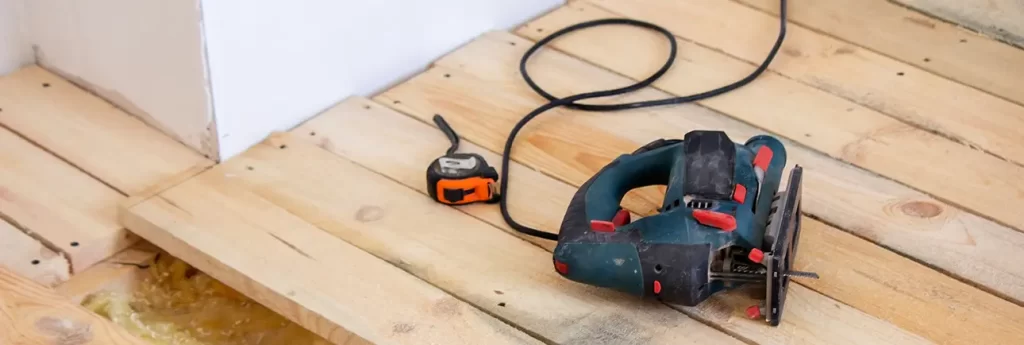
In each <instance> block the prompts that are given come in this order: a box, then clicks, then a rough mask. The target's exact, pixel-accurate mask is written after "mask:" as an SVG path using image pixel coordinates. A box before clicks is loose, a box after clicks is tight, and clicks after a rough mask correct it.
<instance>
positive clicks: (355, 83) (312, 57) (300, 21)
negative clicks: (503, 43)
mask: <svg viewBox="0 0 1024 345" xmlns="http://www.w3.org/2000/svg"><path fill="white" fill-rule="evenodd" d="M283 3H284V2H280V1H271V0H250V1H245V2H237V1H212V0H205V1H203V16H204V23H205V25H206V40H207V54H208V59H209V60H208V63H209V68H210V77H211V82H212V90H213V100H214V103H213V104H214V112H215V114H216V117H217V132H218V134H219V135H220V144H221V154H222V156H223V157H228V156H232V155H235V154H237V153H239V152H241V151H244V150H245V149H246V148H247V147H249V146H250V145H252V144H254V143H256V142H258V141H260V140H262V139H263V138H264V137H266V135H267V134H268V133H269V132H270V131H273V130H285V129H288V128H291V127H292V126H294V125H296V124H298V123H300V122H302V121H304V120H306V119H308V118H309V117H312V116H314V115H316V114H317V113H318V112H320V111H322V110H324V109H326V108H328V107H330V106H331V105H332V104H334V103H336V102H338V101H340V100H342V99H344V98H345V97H347V96H349V95H353V94H358V95H364V96H365V95H368V94H371V93H374V92H377V91H379V90H380V89H381V88H383V87H386V86H388V85H391V84H393V83H395V82H398V81H400V80H402V79H405V78H407V77H408V76H409V75H410V74H412V73H415V72H417V71H420V70H422V69H423V68H425V67H426V66H428V65H429V64H430V62H431V61H433V60H434V59H436V58H438V57H440V56H441V55H443V54H445V53H447V52H449V51H451V50H453V49H455V48H457V47H458V46H459V45H461V44H464V43H466V42H468V41H469V40H471V39H473V38H474V37H476V36H478V35H480V34H481V33H484V32H486V31H488V30H492V29H507V28H511V27H513V26H515V25H518V24H521V23H523V22H525V21H526V20H528V19H529V18H531V17H534V16H537V15H539V14H541V13H543V12H546V11H548V10H550V9H553V8H554V7H555V6H557V5H561V4H562V3H564V0H431V1H424V0H373V1H370V0H320V1H314V0H307V1H299V2H290V3H289V4H290V5H289V6H284V5H282V4H283Z"/></svg>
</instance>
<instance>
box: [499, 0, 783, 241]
mask: <svg viewBox="0 0 1024 345" xmlns="http://www.w3.org/2000/svg"><path fill="white" fill-rule="evenodd" d="M779 7H780V9H779V36H778V38H777V39H776V41H775V45H774V46H772V49H771V51H770V52H769V53H768V57H766V58H765V59H764V62H762V63H761V65H760V66H758V67H757V69H755V70H754V72H753V73H751V74H750V75H748V76H747V77H745V78H743V79H740V80H738V81H736V82H734V83H732V84H729V85H725V86H722V87H719V88H717V89H713V90H710V91H705V92H702V93H698V94H693V95H689V96H682V97H673V98H666V99H660V100H650V101H642V102H633V103H620V104H580V103H576V101H579V100H583V99H588V98H596V97H606V96H615V95H621V94H624V93H627V92H633V91H636V90H639V89H641V88H644V87H647V86H649V85H651V84H652V83H654V82H655V81H656V80H658V78H661V76H662V75H664V74H665V72H668V69H669V68H671V67H672V63H674V62H675V59H676V50H677V47H676V40H675V35H673V34H672V32H670V31H668V30H666V29H665V28H663V27H660V26H658V25H655V24H651V23H648V22H643V21H639V20H633V19H624V18H612V19H599V20H592V21H587V22H582V23H579V24H574V25H572V26H569V27H566V28H564V29H561V30H558V31H556V32H554V33H552V34H551V35H548V36H547V37H544V39H541V40H540V41H537V43H535V44H534V45H533V47H530V50H527V51H526V54H524V55H523V59H522V60H521V61H520V62H519V71H520V73H522V74H523V79H525V80H526V83H527V84H529V85H530V88H532V89H533V90H534V91H536V92H537V93H538V94H540V95H541V96H544V98H547V99H548V101H549V102H548V103H547V104H544V105H542V106H540V107H539V108H537V109H534V110H533V111H531V112H530V113H529V114H527V115H526V116H524V117H523V118H522V119H521V120H519V122H518V123H516V125H515V127H513V128H512V132H511V133H509V135H508V139H507V140H506V141H505V152H504V154H503V155H502V156H501V178H500V181H502V182H501V187H500V192H499V195H501V200H500V201H499V206H500V208H501V216H502V217H504V218H505V222H506V223H508V225H509V226H511V227H512V228H513V229H516V231H519V232H521V233H524V234H527V235H530V236H536V237H540V238H544V239H549V240H558V234H554V233H550V232H545V231H541V230H537V229H534V228H531V227H528V226H525V225H522V224H519V223H518V222H516V221H515V220H513V219H512V216H511V215H510V214H509V213H508V185H509V178H508V163H509V157H511V156H512V143H513V142H514V141H515V139H516V135H517V134H519V130H521V129H522V128H523V126H525V125H526V123H527V122H529V121H530V120H532V119H533V118H534V117H537V115H540V114H541V113H544V112H545V111H548V110H551V109H552V108H555V107H560V106H564V107H568V108H571V109H579V110H586V111H615V110H624V109H636V108H644V107H652V106H658V105H668V104H681V103H688V102H694V101H699V100H702V99H706V98H710V97H714V96H718V95H721V94H723V93H726V92H729V91H732V90H735V89H737V88H739V87H741V86H743V85H746V84H747V83H750V82H751V81H753V80H754V79H756V78H757V77H758V76H759V75H760V74H761V73H764V71H765V70H767V69H768V65H769V64H770V63H771V61H772V59H774V58H775V54H777V53H778V52H779V48H780V47H781V46H782V41H783V39H784V38H785V37H786V0H779ZM599 25H629V26H636V27H641V28H646V29H651V30H654V31H657V32H659V33H661V34H662V35H664V36H665V38H667V39H668V41H669V44H670V45H671V50H670V51H669V55H668V61H666V62H665V65H664V66H661V68H660V69H658V71H657V72H655V73H654V74H652V75H651V76H650V77H647V78H646V79H644V80H641V81H639V82H637V83H635V84H633V85H629V86H625V87H621V88H618V89H611V90H603V91H593V92H587V93H581V94H576V95H572V96H568V97H565V98H558V97H555V96H554V95H551V94H550V93H548V92H547V91H544V90H543V89H541V88H540V86H538V85H537V83H535V82H534V81H533V78H530V75H529V74H528V73H527V72H526V62H527V61H528V60H529V59H530V56H532V55H533V54H534V53H535V52H537V50H539V49H540V48H541V47H543V46H544V45H545V44H547V43H548V42H551V41H552V40H554V39H556V38H558V37H560V36H562V35H565V34H567V33H570V32H573V31H577V30H582V29H586V28H590V27H594V26H599Z"/></svg>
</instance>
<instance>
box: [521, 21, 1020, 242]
mask: <svg viewBox="0 0 1024 345" xmlns="http://www.w3.org/2000/svg"><path fill="white" fill-rule="evenodd" d="M725 2H726V1H715V2H714V4H719V3H725ZM577 4H579V5H570V7H562V8H560V9H558V10H556V11H555V12H552V13H551V14H549V15H546V16H544V17H542V18H539V19H537V20H536V21H534V22H532V23H531V24H529V25H528V26H527V28H524V29H522V30H519V31H518V32H519V33H520V34H522V35H527V36H531V37H541V36H543V34H539V33H537V32H536V30H537V29H541V30H542V31H552V30H557V29H559V28H562V27H564V26H567V25H570V24H573V23H576V22H579V21H582V20H585V19H594V18H603V17H609V16H616V17H617V16H618V15H615V14H612V13H610V12H607V11H604V10H602V9H600V8H597V7H594V6H588V7H581V6H584V4H582V3H577ZM644 4H646V2H644ZM659 4H662V3H659ZM739 6H740V7H742V8H744V9H747V10H751V11H754V10H753V9H750V8H747V7H745V6H742V5H739ZM691 7H692V6H691ZM696 7H704V6H696ZM579 8H584V11H579V10H578V9H579ZM666 10H669V9H666ZM762 14H763V13H762ZM728 18H732V17H728ZM770 27H772V28H774V26H770ZM763 30H766V31H767V30H774V29H763ZM663 40H664V38H663V37H657V36H655V35H654V34H650V33H645V32H643V31H639V30H629V29H622V28H613V27H599V28H594V29H593V31H592V32H587V33H583V34H580V35H570V36H566V37H564V38H561V39H559V40H556V41H554V42H552V47H556V48H557V49H560V50H562V51H565V52H567V53H569V54H571V55H574V56H578V57H580V58H582V59H584V60H586V61H589V62H593V63H595V64H596V65H599V66H602V67H604V68H607V69H609V70H612V71H616V72H619V73H622V74H624V75H626V76H629V77H632V78H641V77H646V76H647V75H648V74H650V73H652V70H653V69H655V68H656V67H654V66H660V65H661V62H657V61H662V59H663V56H665V54H664V53H663V51H664V50H665V49H667V44H666V43H665V42H663ZM679 43H680V48H679V55H678V56H677V59H676V64H675V65H674V67H673V68H672V69H671V70H670V71H669V72H668V73H666V74H665V76H664V77H663V78H662V79H661V80H659V81H658V82H655V86H656V87H658V88H660V89H663V90H666V91H668V92H670V93H672V94H676V95H683V94H687V95H688V94H692V93H694V92H701V91H706V90H709V89H712V88H715V87H718V86H720V85H724V84H726V83H730V82H733V81H735V80H739V79H740V78H742V77H744V76H746V75H748V74H749V73H750V72H751V71H752V70H753V67H752V66H750V65H748V64H745V63H743V62H741V61H737V60H731V59H730V58H729V57H728V56H726V55H722V54H721V53H718V52H715V51H711V50H708V49H704V48H700V47H699V46H696V45H694V44H690V43H687V42H685V41H681V40H680V41H679ZM625 52H635V54H627V53H625ZM782 55H785V54H780V56H782ZM515 61H518V57H517V58H516V60H515ZM539 77H540V76H539V75H538V78H539ZM624 84H625V83H623V84H620V85H624ZM541 85H544V84H541ZM594 89H598V88H596V87H594V88H587V89H586V90H594ZM899 92H900V91H893V93H899ZM556 94H559V93H556ZM562 94H565V93H562ZM961 101H962V103H961V105H963V104H968V102H966V101H965V100H963V99H961ZM699 103H700V104H701V105H704V106H707V107H709V108H711V109H714V110H717V111H720V112H722V113H724V114H727V115H729V116H732V117H735V118H737V119H740V120H742V121H745V122H748V123H752V124H755V125H757V126H759V127H762V128H764V129H765V130H767V131H769V132H771V133H774V134H776V135H779V136H782V137H786V138H788V139H790V140H793V141H794V142H798V143H801V144H803V145H806V146H808V147H812V148H814V149H815V150H818V151H820V152H823V153H826V154H828V155H829V156H832V157H836V158H839V159H842V160H844V161H847V162H850V163H852V164H854V165H856V166H859V167H862V168H865V169H867V170H871V171H873V172H875V173H878V174H881V175H883V176H886V177H889V178H892V179H894V180H897V181H899V182H902V183H904V184H907V185H909V186H912V187H914V188H916V189H919V190H922V191H924V192H927V193H929V194H932V195H935V196H937V197H938V198H940V199H944V200H946V201H948V202H951V203H953V204H957V205H960V206H963V207H964V208H966V209H968V210H970V211H973V212H976V213H979V214H982V215H985V216H986V217H991V218H993V219H996V220H998V221H1000V222H1002V223H1004V224H1008V225H1010V226H1013V227H1014V228H1016V229H1018V230H1022V229H1024V213H1021V212H1018V210H1017V208H1016V207H1012V206H1010V205H1016V204H1020V203H1024V184H1022V183H1020V181H1024V166H1020V165H1016V164H1014V163H1011V162H1007V161H1004V160H1000V159H998V158H996V157H994V156H991V155H988V154H985V153H984V152H981V151H978V150H973V149H971V148H968V147H967V146H964V145H961V144H958V143H955V142H953V141H950V140H947V139H946V138H943V137H941V136H938V135H935V134H932V133H930V132H928V131H926V130H923V129H920V128H917V127H914V126H911V125H909V124H906V123H903V122H900V121H897V120H895V119H893V118H891V117H888V116H885V115H884V114H882V113H879V112H876V111H874V110H872V109H870V108H867V107H864V106H861V105H859V104H856V103H853V102H851V101H848V100H846V99H844V98H841V97H837V96H834V95H832V94H830V93H827V92H825V91H823V90H820V89H817V88H814V87H811V86H808V85H806V84H802V83H799V82H797V81H794V80H793V79H790V78H788V77H785V76H782V75H778V74H775V73H771V72H769V73H765V74H763V75H761V76H760V77H759V78H758V79H757V80H755V81H754V82H752V83H750V84H748V85H746V86H745V87H743V88H740V89H737V90H734V91H732V92H730V93H727V94H724V95H720V96H718V97H714V98H710V99H707V100H703V101H700V102H699ZM1022 109H1024V108H1022ZM971 111H972V112H974V113H975V114H981V113H980V112H978V110H977V109H972V110H971ZM1022 119H1024V117H1022ZM1006 128H1011V127H1006ZM1016 128H1024V127H1022V126H1018V127H1016ZM1015 131H1016V129H1015ZM1017 135H1018V137H1017V139H1016V142H1017V144H1024V141H1021V140H1019V133H1018V134H1017ZM936 162H943V164H941V168H938V167H937V166H936ZM923 171H926V172H927V174H922V172H923ZM968 181H974V182H973V183H972V182H968Z"/></svg>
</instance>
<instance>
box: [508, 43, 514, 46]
mask: <svg viewBox="0 0 1024 345" xmlns="http://www.w3.org/2000/svg"><path fill="white" fill-rule="evenodd" d="M508 45H510V46H514V45H516V42H508Z"/></svg>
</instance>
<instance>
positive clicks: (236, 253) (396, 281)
mask: <svg viewBox="0 0 1024 345" xmlns="http://www.w3.org/2000/svg"><path fill="white" fill-rule="evenodd" d="M242 169H243V170H244V167H243V168H242ZM235 177H237V176H230V175H228V173H227V172H226V171H225V170H224V168H222V167H217V168H214V169H213V170H211V171H208V172H206V173H204V174H202V175H200V176H197V177H195V178H193V179H191V180H189V181H187V182H185V183H183V184H181V185H178V186H176V187H174V188H172V189H170V190H167V191H165V192H164V193H161V194H160V195H159V196H156V197H153V198H152V199H149V200H147V201H145V202H142V203H139V204H137V205H134V206H132V207H131V208H130V209H126V210H124V211H123V212H122V213H121V215H122V217H121V219H122V221H123V222H124V223H125V225H126V226H128V227H129V228H131V229H132V230H133V231H136V232H138V233H139V234H140V235H142V236H143V237H145V238H146V239H147V240H149V241H150V242H152V243H154V244H156V245H158V246H159V247H160V248H162V249H164V250H166V251H167V252H169V253H170V254H171V255H174V256H175V257H178V258H181V259H183V260H186V261H188V262H189V263H190V264H192V265H193V266H195V267H196V268H197V269H199V270H201V271H203V272H205V273H207V274H209V275H210V276H212V277H214V278H216V279H217V280H219V281H222V282H224V283H225V284H227V285H228V286H231V287H232V288H234V289H236V290H238V291H239V292H242V293H244V294H245V295H247V296H248V297H250V298H252V299H253V300H256V301H257V302H259V303H261V304H263V305H265V306H267V307H268V308H270V309H272V310H274V311H275V312H278V313H280V314H281V315H283V316H285V317H287V318H288V319H290V320H292V321H293V322H296V323H298V324H300V325H302V326H303V327H305V328H307V329H309V330H310V331H313V332H314V333H316V334H318V335H320V336H322V337H324V338H325V339H327V340H329V341H332V342H342V341H346V340H347V339H348V338H349V335H350V333H349V332H351V333H355V334H357V335H359V336H360V337H362V338H364V339H366V340H368V341H371V342H374V343H380V344H391V343H404V344H421V343H422V344H430V343H446V344H454V343H475V344H484V343H487V344H509V343H515V344H538V343H539V342H537V341H536V340H535V339H532V338H530V337H529V336H527V335H525V334H523V333H521V332H519V331H517V330H515V329H513V328H512V327H510V326H508V325H506V324H504V323H502V322H500V321H498V320H497V319H494V318H493V317H491V316H488V315H487V314H484V313H482V312H480V311H479V310H477V309H475V308H473V307H472V306H469V305H468V304H466V303H464V302H462V301H460V300H459V299H456V298H454V297H452V296H451V295H449V294H447V293H445V292H444V291H441V290H439V289H437V288H435V287H433V286H431V285H430V284H427V283H425V282H424V281H422V280H419V279H417V278H416V277H413V276H411V275H409V274H407V273H406V272H405V271H402V270H401V269H399V268H397V267H395V266H392V265H390V264H388V263H387V262H384V261H382V260H381V259H380V258H377V257H374V256H373V255H370V254H368V253H366V252H364V251H361V250H359V249H358V248H356V247H354V246H352V245H350V244H348V243H347V242H345V241H342V240H340V239H338V238H335V237H334V236H332V235H331V234H329V233H327V232H325V231H323V230H321V229H319V228H317V227H316V226H314V225H311V224H309V223H307V222H305V221H303V220H302V219H300V218H298V217H296V216H295V215H293V214H292V213H289V212H288V210H286V209H282V208H280V207H278V206H276V205H274V204H273V203H271V202H269V201H267V200H265V199H264V198H261V197H260V196H259V195H257V194H255V193H253V191H250V190H248V189H247V188H245V185H244V184H243V183H242V181H241V180H240V179H236V178H235ZM349 216H351V215H349ZM372 216H373V214H370V215H369V217H372ZM239 244H244V245H239Z"/></svg>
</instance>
